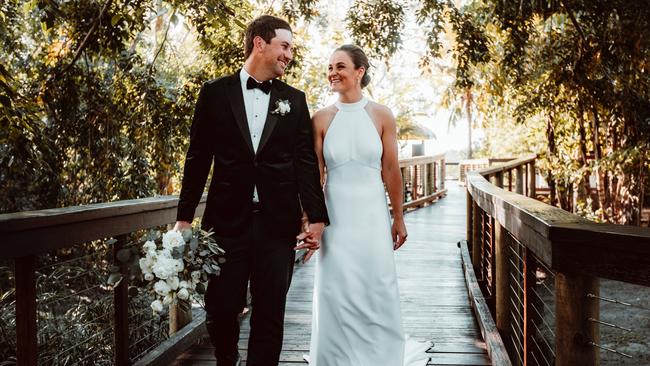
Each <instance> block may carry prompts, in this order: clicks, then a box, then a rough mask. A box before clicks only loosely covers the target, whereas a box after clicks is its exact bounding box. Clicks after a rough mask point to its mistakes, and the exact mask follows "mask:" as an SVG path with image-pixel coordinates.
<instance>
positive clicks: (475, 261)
mask: <svg viewBox="0 0 650 366" xmlns="http://www.w3.org/2000/svg"><path fill="white" fill-rule="evenodd" d="M482 212H483V211H482V210H481V208H480V207H479V206H478V204H477V203H476V202H475V201H472V216H473V218H472V226H473V228H472V265H473V266H474V273H475V274H476V279H477V280H481V279H482V275H481V257H482V255H483V253H482V252H481V249H482V245H481V217H482V216H483V215H482Z"/></svg>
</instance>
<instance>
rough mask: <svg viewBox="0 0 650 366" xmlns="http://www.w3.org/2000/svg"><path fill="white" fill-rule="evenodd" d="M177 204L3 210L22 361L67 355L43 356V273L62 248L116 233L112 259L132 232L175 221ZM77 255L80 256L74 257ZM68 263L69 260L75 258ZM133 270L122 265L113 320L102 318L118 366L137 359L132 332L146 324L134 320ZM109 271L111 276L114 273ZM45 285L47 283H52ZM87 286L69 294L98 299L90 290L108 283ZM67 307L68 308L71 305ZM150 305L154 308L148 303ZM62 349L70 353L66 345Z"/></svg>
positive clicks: (1, 227)
mask: <svg viewBox="0 0 650 366" xmlns="http://www.w3.org/2000/svg"><path fill="white" fill-rule="evenodd" d="M205 198H206V197H205V196H204V197H203V199H202V200H201V202H200V204H199V207H198V208H197V210H196V214H197V215H198V216H200V215H202V214H203V210H204V209H205ZM177 205H178V199H177V198H176V197H156V198H146V199H137V200H128V201H118V202H113V203H102V204H93V205H87V206H76V207H67V208H61V209H50V210H41V211H30V212H19V213H13V214H4V215H0V235H2V238H3V244H4V245H3V249H2V252H0V259H2V260H5V261H6V260H11V259H13V260H14V275H15V316H16V357H17V360H18V364H19V365H30V366H32V365H37V364H39V365H41V364H57V359H59V358H60V359H64V358H65V354H62V355H60V357H59V356H58V355H57V356H56V357H51V358H48V359H43V358H42V357H41V358H39V343H38V339H39V329H42V328H41V327H39V326H38V324H37V320H38V314H39V313H38V306H39V305H40V304H41V302H43V303H45V302H46V300H45V299H43V298H42V297H40V296H39V293H38V291H37V275H40V274H41V273H42V272H44V271H46V270H48V269H49V266H50V265H52V263H51V260H50V259H51V258H52V257H56V256H58V255H59V254H55V253H57V251H59V252H60V251H61V250H69V251H72V250H73V249H74V248H78V247H79V246H81V245H83V244H85V243H89V242H94V241H98V240H104V239H108V238H115V239H117V240H116V241H111V244H110V245H109V253H108V256H107V257H108V260H110V259H111V258H110V257H111V256H112V255H111V254H113V255H114V254H115V253H117V251H119V250H120V249H122V248H123V247H125V245H126V244H127V243H126V235H127V234H130V233H133V232H136V231H139V230H142V229H149V228H153V227H157V226H161V225H166V224H169V223H173V222H174V221H175V219H176V208H177ZM111 252H112V253H111ZM84 254H88V253H87V252H86V253H84ZM90 255H92V253H91V254H90ZM76 259H78V258H72V259H71V260H72V261H74V260H76ZM103 260H106V258H105V256H103V255H101V253H100V256H99V259H98V260H97V261H96V262H92V263H91V265H93V266H94V265H97V267H99V265H100V264H101V263H102V261H103ZM64 262H68V263H69V262H70V260H66V261H64ZM118 263H119V262H118ZM55 265H56V264H55ZM96 269H97V268H86V269H85V270H88V271H92V270H96ZM127 270H128V268H124V266H122V268H121V271H122V273H123V274H124V275H125V276H124V278H123V279H122V281H121V282H120V283H119V284H118V285H117V286H116V287H115V288H114V289H113V290H112V292H113V294H112V315H111V316H110V317H111V318H112V319H104V318H102V319H101V323H104V324H105V325H106V326H107V327H111V328H112V343H108V344H103V345H102V347H104V348H106V349H109V350H110V351H111V352H112V353H113V364H116V365H128V364H131V361H132V359H133V354H131V352H130V346H131V345H133V344H134V343H136V342H137V341H139V340H134V339H130V331H131V333H133V332H134V331H135V328H136V327H137V326H141V325H140V324H133V322H132V321H130V320H129V317H130V316H132V315H133V314H132V313H133V310H134V309H132V306H131V307H130V306H129V300H130V299H129V297H130V295H129V291H128V290H129V283H128V276H126V274H127ZM82 274H83V273H82ZM105 275H106V277H107V276H108V272H106V273H105ZM39 277H40V276H39ZM104 278H105V277H104ZM41 285H43V286H44V287H47V284H41ZM68 285H69V284H68ZM86 285H88V286H89V287H86V288H84V289H82V290H79V289H74V288H72V289H70V288H67V290H68V292H69V294H66V295H67V296H66V297H67V298H70V297H71V296H75V297H76V296H79V298H80V299H82V296H85V297H86V298H90V299H91V301H93V300H96V299H92V296H90V295H89V292H91V291H89V289H92V290H93V291H92V292H94V293H95V294H98V296H102V295H105V293H106V291H107V290H105V289H103V288H104V284H103V283H90V284H86ZM43 286H41V287H43ZM81 301H82V300H80V302H81ZM130 308H131V309H130ZM62 310H63V311H62V312H63V313H66V312H67V311H69V310H71V309H62ZM135 310H136V311H137V309H135ZM140 310H141V309H140ZM144 310H145V311H148V312H151V310H150V309H148V308H145V309H144ZM103 315H107V314H103ZM96 322H97V323H100V322H99V321H96ZM163 331H166V330H163ZM109 335H110V333H109ZM91 336H93V337H94V336H96V334H89V335H88V337H89V338H92V337H91ZM41 338H42V337H41ZM106 338H108V339H110V338H111V337H106ZM44 341H45V340H44ZM49 341H50V342H51V341H52V340H49ZM61 351H62V352H64V353H65V351H66V350H63V349H62V350H61ZM68 351H70V349H68ZM89 357H91V358H90V359H89V360H87V361H88V362H90V363H92V361H93V358H92V356H90V355H89ZM74 361H77V362H79V361H80V360H74ZM82 363H83V362H82Z"/></svg>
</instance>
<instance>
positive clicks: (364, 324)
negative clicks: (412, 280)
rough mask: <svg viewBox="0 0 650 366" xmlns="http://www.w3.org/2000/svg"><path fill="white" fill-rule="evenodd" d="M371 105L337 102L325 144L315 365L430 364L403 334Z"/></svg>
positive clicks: (311, 360) (315, 307)
mask: <svg viewBox="0 0 650 366" xmlns="http://www.w3.org/2000/svg"><path fill="white" fill-rule="evenodd" d="M367 104H368V100H367V99H366V98H363V99H362V100H361V101H359V102H356V103H340V102H338V103H336V107H337V108H338V112H337V113H336V115H335V117H334V119H333V120H332V122H331V123H330V126H329V128H328V130H327V133H326V135H325V139H324V141H323V157H324V159H325V164H326V166H327V182H326V184H325V201H326V204H327V210H328V214H329V218H330V225H329V226H328V227H327V228H325V231H324V233H323V238H322V246H321V250H320V251H319V252H318V254H317V256H316V274H315V280H314V299H313V313H312V334H311V345H310V353H309V357H308V358H307V357H305V359H307V360H309V364H310V365H311V366H379V365H381V366H402V365H408V366H416V365H417V366H421V365H426V364H427V361H428V356H427V354H426V352H425V351H426V350H427V349H428V348H429V347H430V346H431V343H430V342H417V341H413V340H408V339H407V337H405V336H404V333H403V331H402V317H401V310H400V297H399V290H398V287H397V274H396V272H395V260H394V251H393V240H392V236H391V218H390V214H389V211H388V204H387V201H386V193H385V189H384V183H383V181H382V178H381V157H382V152H383V149H382V142H381V139H380V137H379V134H378V132H377V129H376V128H375V126H374V124H373V122H372V120H371V118H370V115H369V114H368V112H367V111H366V106H367Z"/></svg>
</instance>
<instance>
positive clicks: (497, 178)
mask: <svg viewBox="0 0 650 366" xmlns="http://www.w3.org/2000/svg"><path fill="white" fill-rule="evenodd" d="M494 185H495V186H497V187H499V188H503V172H498V173H497V174H496V175H495V176H494Z"/></svg>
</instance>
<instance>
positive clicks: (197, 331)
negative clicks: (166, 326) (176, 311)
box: [133, 310, 214, 366]
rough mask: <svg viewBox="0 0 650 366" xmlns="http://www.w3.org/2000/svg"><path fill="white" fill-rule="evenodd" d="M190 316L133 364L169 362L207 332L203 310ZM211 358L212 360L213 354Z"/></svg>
mask: <svg viewBox="0 0 650 366" xmlns="http://www.w3.org/2000/svg"><path fill="white" fill-rule="evenodd" d="M192 317H193V320H192V322H191V323H189V324H188V325H186V326H185V327H183V329H181V330H179V331H178V332H176V333H174V334H173V335H171V336H170V337H169V338H167V339H166V340H164V341H163V342H162V343H160V344H159V345H158V347H156V348H154V349H153V350H152V351H150V352H149V353H147V355H146V356H144V357H143V358H141V359H140V360H138V361H137V362H136V363H134V364H133V366H164V365H169V364H171V363H172V362H173V361H174V360H175V359H176V357H178V355H179V354H182V352H183V351H184V350H186V349H188V348H189V347H190V346H191V345H192V344H194V343H195V342H196V341H197V340H199V339H201V338H202V337H203V336H204V335H205V334H206V333H207V330H206V329H205V312H204V311H203V310H198V311H195V312H194V314H192ZM212 360H214V356H213V357H212ZM212 365H213V366H214V361H212Z"/></svg>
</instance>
